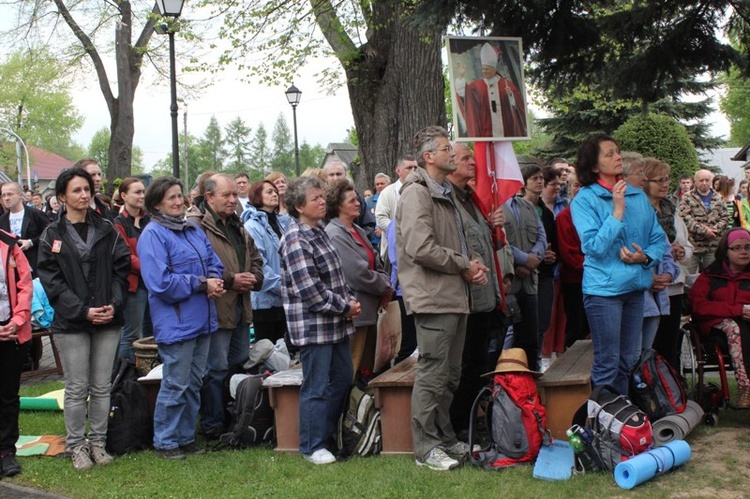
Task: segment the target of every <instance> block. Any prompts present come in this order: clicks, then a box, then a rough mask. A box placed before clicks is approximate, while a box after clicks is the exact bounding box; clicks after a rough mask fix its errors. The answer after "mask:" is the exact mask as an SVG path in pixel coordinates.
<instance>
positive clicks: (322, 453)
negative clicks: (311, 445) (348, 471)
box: [303, 449, 336, 464]
mask: <svg viewBox="0 0 750 499" xmlns="http://www.w3.org/2000/svg"><path fill="white" fill-rule="evenodd" d="M303 456H304V458H305V460H307V461H309V462H311V463H313V464H331V463H335V462H336V458H335V457H334V455H333V454H331V452H330V451H329V450H328V449H318V450H316V451H315V452H313V453H312V454H304V455H303Z"/></svg>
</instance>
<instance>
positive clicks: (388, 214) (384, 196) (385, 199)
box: [375, 155, 417, 256]
mask: <svg viewBox="0 0 750 499" xmlns="http://www.w3.org/2000/svg"><path fill="white" fill-rule="evenodd" d="M416 168H417V159H416V158H415V157H414V156H409V155H406V156H401V157H400V158H399V159H398V162H397V163H396V175H398V179H397V180H396V181H395V182H394V183H392V184H389V185H387V186H386V187H385V189H383V191H382V192H381V193H380V197H379V198H378V204H376V205H375V222H376V223H377V225H378V229H380V231H381V233H382V239H381V243H380V256H385V253H386V251H387V248H388V244H387V242H386V239H385V233H386V231H387V230H388V225H389V224H390V223H391V220H393V218H394V217H395V216H396V204H397V203H398V199H399V197H400V196H401V194H400V192H401V187H402V186H403V185H404V181H406V177H407V176H408V175H409V174H410V173H411V172H413V171H414V170H415V169H416Z"/></svg>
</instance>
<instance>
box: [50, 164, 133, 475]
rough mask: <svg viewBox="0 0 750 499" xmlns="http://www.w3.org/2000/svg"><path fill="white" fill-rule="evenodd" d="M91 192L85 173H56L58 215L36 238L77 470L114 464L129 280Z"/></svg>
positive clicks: (124, 259) (119, 244)
mask: <svg viewBox="0 0 750 499" xmlns="http://www.w3.org/2000/svg"><path fill="white" fill-rule="evenodd" d="M93 192H94V182H93V180H92V179H91V176H89V174H88V173H87V172H86V171H85V170H83V169H81V168H70V169H67V170H63V171H62V172H61V173H60V176H59V177H58V178H57V183H56V184H55V194H56V195H57V198H58V200H60V202H61V203H62V208H61V211H62V213H61V215H60V217H58V219H57V220H56V221H55V222H52V223H51V224H50V225H48V226H47V228H46V229H45V230H44V232H43V233H42V236H41V237H40V239H39V241H40V245H39V246H40V248H39V262H38V264H37V271H38V273H39V278H40V280H41V281H42V285H43V286H44V290H45V291H46V293H47V297H48V298H49V301H50V304H51V305H52V308H54V309H55V318H54V321H53V322H52V327H51V329H52V331H53V332H55V333H56V336H55V338H56V339H57V343H58V345H59V346H60V352H61V355H62V361H63V369H64V371H65V428H66V430H67V434H68V435H67V441H66V444H67V447H68V449H69V450H70V451H71V453H72V459H73V467H74V468H75V469H77V470H87V469H90V468H91V467H92V466H93V464H94V463H96V464H107V463H109V462H111V461H112V457H111V456H110V455H109V454H107V452H106V451H105V450H104V445H105V443H106V439H107V418H108V416H109V409H110V406H109V403H110V399H109V390H110V376H111V374H112V366H113V364H114V359H115V354H116V352H117V345H118V343H119V340H120V327H121V326H122V323H123V308H124V306H125V297H126V294H127V286H128V281H127V279H128V274H129V273H130V252H129V251H128V247H127V246H126V245H125V242H124V241H123V240H122V238H121V237H120V235H119V234H118V232H117V231H116V230H115V228H114V226H113V225H112V223H111V222H110V221H108V220H105V219H103V218H102V217H101V216H100V215H98V214H97V213H95V212H94V211H93V210H91V209H90V208H89V202H90V200H91V196H92V195H93ZM87 398H88V404H87V403H86V399H87ZM87 413H88V420H89V427H90V429H89V435H88V441H87V439H86V435H85V431H86V414H87Z"/></svg>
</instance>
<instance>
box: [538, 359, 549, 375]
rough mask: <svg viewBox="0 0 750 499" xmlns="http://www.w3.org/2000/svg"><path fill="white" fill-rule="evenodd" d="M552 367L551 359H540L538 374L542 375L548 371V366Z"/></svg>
mask: <svg viewBox="0 0 750 499" xmlns="http://www.w3.org/2000/svg"><path fill="white" fill-rule="evenodd" d="M550 365H552V359H550V358H549V357H542V360H541V362H539V372H540V373H543V372H544V371H546V370H547V369H549V366H550Z"/></svg>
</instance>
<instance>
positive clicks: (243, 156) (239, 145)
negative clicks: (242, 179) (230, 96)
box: [224, 116, 252, 173]
mask: <svg viewBox="0 0 750 499" xmlns="http://www.w3.org/2000/svg"><path fill="white" fill-rule="evenodd" d="M224 133H225V138H224V144H225V145H226V147H227V149H228V157H229V159H230V160H229V163H228V164H227V165H226V170H227V171H228V172H230V173H239V172H241V171H245V170H247V168H248V163H249V161H250V134H251V133H252V129H251V128H250V127H249V126H247V125H246V124H245V122H244V121H243V120H242V118H240V117H239V116H238V117H236V118H235V119H233V120H232V121H230V122H229V124H228V125H227V126H226V127H225V128H224Z"/></svg>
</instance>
